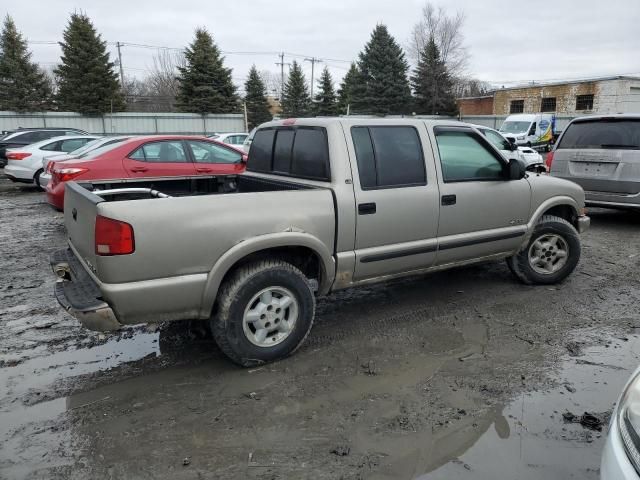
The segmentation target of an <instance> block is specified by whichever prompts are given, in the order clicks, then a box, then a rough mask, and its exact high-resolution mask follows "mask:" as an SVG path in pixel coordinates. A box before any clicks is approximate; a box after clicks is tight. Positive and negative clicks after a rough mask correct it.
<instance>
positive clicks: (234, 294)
mask: <svg viewBox="0 0 640 480" xmlns="http://www.w3.org/2000/svg"><path fill="white" fill-rule="evenodd" d="M314 315H315V297H314V295H313V291H312V289H311V285H310V284H309V281H308V280H307V278H306V277H305V276H304V274H303V273H302V272H301V271H300V270H298V269H297V268H296V267H294V266H293V265H291V264H289V263H287V262H284V261H281V260H263V261H259V262H254V263H250V264H247V265H244V266H242V267H240V268H239V269H238V270H236V271H235V272H234V273H233V274H232V275H231V278H229V279H228V280H227V281H225V283H224V285H223V286H222V288H221V290H220V293H219V296H218V309H217V313H216V314H215V315H214V316H213V317H212V318H211V321H210V324H211V332H212V334H213V338H214V339H215V341H216V343H217V344H218V346H219V347H220V349H221V350H222V351H223V352H224V354H225V355H227V356H228V357H229V358H230V359H231V360H232V361H233V362H235V363H237V364H238V365H241V366H243V367H252V366H256V365H260V364H263V363H267V362H272V361H274V360H278V359H281V358H284V357H286V356H288V355H291V354H292V353H293V352H295V351H296V350H297V349H298V348H299V347H300V345H301V344H302V342H304V340H305V338H306V337H307V335H308V334H309V332H310V331H311V326H312V325H313V318H314Z"/></svg>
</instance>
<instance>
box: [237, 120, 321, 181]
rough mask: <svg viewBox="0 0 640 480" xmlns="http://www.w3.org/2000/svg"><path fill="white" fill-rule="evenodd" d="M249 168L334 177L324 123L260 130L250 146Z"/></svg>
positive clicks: (299, 176) (313, 176) (301, 176)
mask: <svg viewBox="0 0 640 480" xmlns="http://www.w3.org/2000/svg"><path fill="white" fill-rule="evenodd" d="M247 171H249V172H259V173H272V174H275V175H287V176H291V177H297V178H308V179H311V180H322V181H330V180H331V173H330V169H329V146H328V143H327V132H326V130H325V129H324V128H321V127H281V128H277V127H276V128H263V129H260V130H258V131H257V132H256V134H255V137H254V138H253V143H252V144H251V149H250V150H249V159H248V160H247Z"/></svg>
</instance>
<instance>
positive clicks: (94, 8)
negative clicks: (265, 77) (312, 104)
mask: <svg viewBox="0 0 640 480" xmlns="http://www.w3.org/2000/svg"><path fill="white" fill-rule="evenodd" d="M432 3H433V4H435V5H441V6H443V7H445V8H446V10H447V11H448V12H450V13H451V14H454V13H455V12H458V11H461V12H463V13H464V15H465V18H466V19H465V24H464V28H463V33H464V43H465V45H466V47H467V48H468V53H469V55H470V61H469V65H468V68H467V74H468V75H469V76H472V77H474V78H477V79H480V80H482V81H486V82H489V83H491V84H493V85H495V86H500V85H505V84H507V85H512V84H514V83H526V82H530V81H553V80H563V79H569V78H588V77H593V76H609V75H618V74H637V75H640V53H639V52H640V33H639V32H638V28H639V25H640V0H610V1H609V2H606V3H605V2H602V1H601V0H597V1H596V0H555V1H547V2H531V1H523V0H510V1H507V0H482V1H480V0H446V1H445V0H441V1H433V2H432ZM423 5H424V1H423V0H394V1H389V0H322V1H309V0H297V1H294V0H288V1H285V0H227V1H225V2H223V1H220V0H209V1H204V0H180V1H172V2H169V1H165V0H128V1H124V0H82V1H81V0H21V1H19V2H14V1H9V0H3V2H2V4H0V15H2V16H3V17H4V15H6V14H9V15H11V16H12V17H13V19H14V21H15V22H16V24H17V27H18V29H19V30H20V31H21V32H22V34H23V35H24V36H25V37H26V38H27V39H28V40H29V41H30V42H32V43H30V44H29V47H30V48H31V50H32V52H33V57H32V58H33V60H34V61H36V62H38V63H40V64H41V65H43V66H44V67H48V68H52V66H53V65H55V63H56V62H58V59H59V56H60V48H59V46H58V45H57V44H55V43H54V44H48V43H42V42H57V41H60V39H61V38H62V31H63V30H64V28H65V25H66V23H67V20H68V16H69V14H70V13H71V12H73V11H79V10H81V11H83V12H85V13H86V14H87V15H88V16H89V17H90V18H91V19H92V21H93V23H94V25H95V27H96V28H97V30H98V32H99V33H100V34H101V35H102V38H103V40H106V41H108V42H110V44H109V50H110V51H111V52H112V53H113V54H114V55H115V45H113V44H115V42H116V41H118V42H124V43H125V46H123V47H122V49H121V51H122V64H123V67H124V71H125V75H131V76H136V77H142V76H144V75H145V73H146V72H147V71H148V70H149V69H150V68H151V67H152V65H153V60H152V58H153V55H154V54H155V52H156V51H157V50H155V49H153V48H141V47H135V46H132V45H126V44H144V45H151V46H162V47H173V48H182V47H184V46H185V45H187V44H188V43H189V42H190V41H191V40H192V39H193V31H194V29H195V28H196V27H206V28H207V29H208V30H209V31H210V32H211V33H212V35H213V37H214V40H215V41H216V43H217V44H218V46H219V48H220V49H221V50H222V51H223V52H225V59H226V60H225V63H226V65H227V66H228V67H231V68H233V79H234V82H235V83H237V84H239V85H240V84H242V83H243V82H244V80H245V78H246V74H247V72H248V70H249V68H250V67H251V64H253V63H255V64H256V66H257V67H258V70H260V71H263V70H269V71H273V72H274V74H275V73H277V72H279V68H280V67H278V66H276V62H278V61H279V58H278V56H277V52H281V51H284V52H286V53H287V56H286V57H285V62H287V63H288V62H291V61H292V60H293V59H294V58H295V59H296V60H298V61H299V62H302V63H303V66H304V70H305V74H306V75H307V78H310V75H311V63H310V62H306V61H304V58H308V57H316V58H320V59H322V60H323V62H322V63H320V64H316V72H315V77H316V79H317V78H318V73H319V72H318V70H319V68H321V67H323V66H324V65H327V66H328V67H329V69H330V70H331V72H332V74H333V75H334V77H335V78H336V79H339V78H341V77H342V76H343V75H344V74H345V72H346V70H347V69H348V67H349V62H350V61H351V60H353V59H355V58H357V55H358V52H359V51H360V50H361V49H362V48H363V46H364V44H365V43H366V42H367V41H368V39H369V36H370V34H371V31H372V30H373V28H374V27H375V25H376V24H378V23H383V24H386V25H387V27H388V29H389V31H390V33H391V34H392V35H393V36H394V37H395V38H396V40H397V41H398V43H399V44H400V45H401V46H403V47H404V48H406V46H407V45H408V43H409V36H410V33H411V30H412V27H413V25H414V24H415V23H416V21H417V20H418V19H419V17H420V14H421V9H422V6H423ZM112 43H113V44H112ZM246 52H253V53H246ZM408 60H409V61H410V62H413V60H412V59H411V58H408Z"/></svg>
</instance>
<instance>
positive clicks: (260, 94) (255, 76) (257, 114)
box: [244, 65, 273, 130]
mask: <svg viewBox="0 0 640 480" xmlns="http://www.w3.org/2000/svg"><path fill="white" fill-rule="evenodd" d="M244 90H245V93H246V94H245V97H244V101H245V104H246V105H247V120H248V122H247V123H248V124H249V130H251V129H252V128H254V127H257V126H258V125H260V124H261V123H264V122H268V121H270V120H272V119H273V116H272V115H271V113H270V112H269V102H268V101H267V95H266V88H265V86H264V82H263V81H262V78H260V74H259V73H258V69H257V68H256V66H255V65H253V66H252V67H251V70H249V77H248V78H247V81H246V82H245V84H244Z"/></svg>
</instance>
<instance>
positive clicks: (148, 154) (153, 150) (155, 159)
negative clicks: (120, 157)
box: [129, 140, 188, 163]
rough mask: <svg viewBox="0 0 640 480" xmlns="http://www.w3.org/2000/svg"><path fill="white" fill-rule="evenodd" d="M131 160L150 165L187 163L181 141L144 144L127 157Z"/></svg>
mask: <svg viewBox="0 0 640 480" xmlns="http://www.w3.org/2000/svg"><path fill="white" fill-rule="evenodd" d="M129 158H131V159H133V160H140V161H142V162H151V163H187V162H188V160H187V155H186V154H185V151H184V146H183V145H182V142H181V141H179V140H178V141H164V142H150V143H145V144H144V145H143V146H142V147H140V148H138V149H137V150H136V151H135V152H133V153H132V154H131V155H129Z"/></svg>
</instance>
